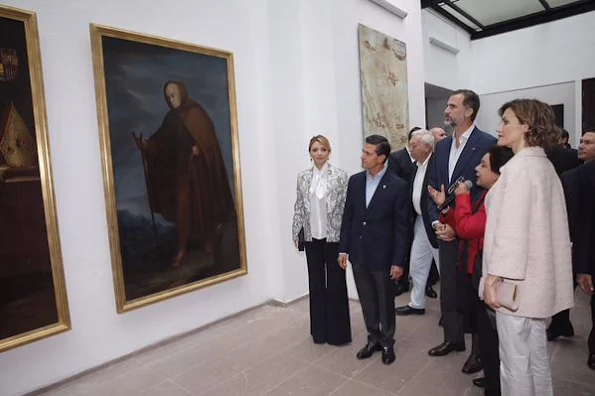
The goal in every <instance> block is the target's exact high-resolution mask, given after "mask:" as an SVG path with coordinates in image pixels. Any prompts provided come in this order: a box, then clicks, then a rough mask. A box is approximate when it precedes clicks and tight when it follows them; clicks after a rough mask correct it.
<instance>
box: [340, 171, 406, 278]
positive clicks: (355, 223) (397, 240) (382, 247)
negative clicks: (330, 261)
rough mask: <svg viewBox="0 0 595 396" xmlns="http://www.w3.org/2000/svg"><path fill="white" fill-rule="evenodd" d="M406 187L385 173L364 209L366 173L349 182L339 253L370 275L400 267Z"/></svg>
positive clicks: (390, 174)
mask: <svg viewBox="0 0 595 396" xmlns="http://www.w3.org/2000/svg"><path fill="white" fill-rule="evenodd" d="M410 206H411V203H410V197H409V189H408V188H407V183H406V182H405V181H404V180H403V179H401V178H400V177H398V176H396V175H395V174H394V173H392V172H389V171H388V170H387V172H385V174H384V176H382V179H380V182H379V183H378V188H376V191H375V192H374V195H373V196H372V199H371V200H370V204H369V205H368V207H367V208H366V172H365V171H364V172H360V173H357V174H355V175H353V176H351V177H350V178H349V184H348V186H347V199H346V201H345V211H344V212H343V222H342V224H341V241H340V244H339V252H342V253H347V254H349V261H351V262H352V263H353V264H356V265H361V266H362V267H365V268H367V269H369V270H370V271H386V276H389V270H390V267H391V266H392V265H398V266H401V267H402V266H403V265H404V262H405V256H406V254H407V253H408V252H407V239H408V235H409V228H410V222H411V220H410V219H411V217H410V216H411V215H410V213H409V210H410Z"/></svg>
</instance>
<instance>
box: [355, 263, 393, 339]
mask: <svg viewBox="0 0 595 396" xmlns="http://www.w3.org/2000/svg"><path fill="white" fill-rule="evenodd" d="M352 268H353V278H354V279H355V286H356V287H357V294H358V295H359V301H360V303H361V305H362V313H363V314H364V322H365V323H366V329H367V330H368V342H370V343H372V344H379V345H381V346H383V347H392V346H393V344H394V343H395V338H394V337H395V300H394V298H395V283H394V281H393V280H392V279H391V278H390V274H389V271H388V270H386V271H370V270H369V269H368V268H366V267H365V266H362V265H358V264H354V263H352Z"/></svg>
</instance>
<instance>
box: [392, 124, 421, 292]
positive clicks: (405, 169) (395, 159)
mask: <svg viewBox="0 0 595 396" xmlns="http://www.w3.org/2000/svg"><path fill="white" fill-rule="evenodd" d="M420 129H421V128H420V127H413V128H411V130H410V131H409V134H408V135H407V145H406V146H405V147H403V148H402V149H401V150H398V151H395V152H394V153H391V155H390V156H389V157H388V169H389V170H391V171H393V172H394V173H395V174H396V175H397V176H399V177H400V178H401V179H403V180H405V181H406V182H407V185H408V187H411V177H412V175H413V173H414V172H415V160H414V159H413V157H412V156H411V151H409V143H410V142H411V135H412V134H413V132H415V131H419V130H420ZM412 240H413V235H411V236H410V239H409V244H408V246H407V257H405V262H404V263H403V276H402V277H401V279H399V280H398V281H397V283H396V287H395V296H400V295H401V294H403V293H405V292H408V291H409V250H410V249H411V241H412Z"/></svg>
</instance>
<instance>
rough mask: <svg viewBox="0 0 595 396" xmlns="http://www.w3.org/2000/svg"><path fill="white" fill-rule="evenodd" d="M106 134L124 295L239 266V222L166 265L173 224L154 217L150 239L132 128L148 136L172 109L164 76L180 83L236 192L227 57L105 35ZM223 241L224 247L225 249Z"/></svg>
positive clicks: (170, 252)
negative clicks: (210, 249)
mask: <svg viewBox="0 0 595 396" xmlns="http://www.w3.org/2000/svg"><path fill="white" fill-rule="evenodd" d="M102 44H103V58H104V72H105V83H106V95H107V107H108V116H109V133H110V141H111V148H112V152H111V155H112V165H113V171H114V183H115V193H116V206H117V215H118V227H119V234H120V245H121V254H122V266H123V270H124V281H125V287H126V297H127V299H134V298H138V297H143V296H146V295H149V294H152V293H155V292H159V291H162V290H167V289H170V288H172V287H178V286H183V285H185V284H187V283H190V282H193V281H196V280H200V279H205V278H208V277H211V276H214V275H217V274H221V273H225V272H229V271H231V270H234V269H239V268H240V256H239V245H238V235H237V220H235V219H234V220H233V221H231V222H230V223H228V224H222V225H221V226H220V228H219V232H218V234H219V235H218V240H219V242H220V243H219V248H218V249H217V248H216V251H215V254H214V255H209V254H207V253H206V252H204V251H203V250H202V247H200V246H199V244H195V245H194V246H190V248H191V249H190V251H189V258H188V260H187V261H186V263H185V264H184V265H182V266H181V267H179V268H172V266H171V262H172V258H173V256H174V254H175V251H176V239H175V237H176V235H175V225H174V224H171V223H168V222H167V221H165V220H164V219H163V218H162V217H161V216H160V215H155V223H156V225H157V237H155V234H154V231H153V226H152V218H151V212H150V210H149V202H148V198H147V191H146V185H145V176H144V171H143V165H142V158H141V155H140V152H139V150H138V148H137V147H136V144H135V142H134V140H133V138H132V133H133V132H134V133H136V134H140V133H142V134H143V138H148V137H150V136H151V135H152V134H153V133H154V132H155V131H156V130H157V129H158V128H159V126H160V125H161V122H162V121H163V117H164V116H165V114H166V113H167V112H168V111H169V110H170V109H169V107H168V106H167V103H166V101H165V97H164V94H163V88H164V84H165V83H166V82H167V81H169V80H176V81H180V82H182V83H183V84H184V85H185V86H186V89H187V91H188V97H189V98H190V99H193V100H194V101H196V102H198V103H199V104H200V105H201V106H202V107H203V108H204V109H205V110H206V111H207V113H208V114H209V116H210V117H211V119H212V121H213V124H214V126H215V132H216V135H217V138H218V140H219V145H220V147H221V152H222V154H223V159H224V163H225V167H226V169H227V174H228V176H229V183H230V187H231V191H232V193H233V194H234V195H235V188H234V187H235V185H234V169H233V148H232V142H231V114H230V98H229V86H228V79H227V71H228V70H227V61H226V60H225V59H222V58H217V57H213V56H207V55H202V54H196V53H190V52H186V51H180V50H175V49H169V48H164V47H159V46H155V45H150V44H143V43H136V42H132V41H128V40H122V39H117V38H110V37H103V38H102ZM223 247H224V249H223Z"/></svg>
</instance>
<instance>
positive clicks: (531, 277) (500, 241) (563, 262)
mask: <svg viewBox="0 0 595 396" xmlns="http://www.w3.org/2000/svg"><path fill="white" fill-rule="evenodd" d="M485 204H486V211H487V224H486V232H485V239H484V255H483V272H482V273H483V274H484V277H485V275H486V274H491V275H496V276H500V277H502V278H505V279H507V280H509V281H511V282H512V283H515V284H517V285H518V288H517V293H518V303H519V309H518V310H517V311H516V312H512V311H510V310H508V309H506V308H500V309H499V310H498V311H499V312H501V313H503V314H508V315H514V316H521V317H526V318H548V317H550V316H553V315H554V314H556V313H558V312H560V311H562V310H564V309H568V308H570V307H572V305H573V304H574V295H573V288H572V262H571V253H570V237H569V232H568V219H567V215H566V204H565V201H564V192H563V190H562V184H561V182H560V180H559V178H558V176H557V175H556V172H555V170H554V167H553V166H552V164H551V163H550V161H549V160H548V159H547V157H546V154H545V152H544V150H543V149H542V148H540V147H529V148H525V149H523V150H521V151H519V152H518V153H517V154H516V155H515V156H514V157H513V158H512V159H511V160H510V161H509V162H508V163H507V164H506V165H504V166H503V167H502V169H501V175H500V178H499V179H498V181H497V182H496V184H494V186H493V187H492V188H491V189H490V192H489V193H488V195H487V196H486V203H485ZM483 281H484V279H482V282H481V284H480V289H479V295H480V297H481V298H483V284H484V282H483Z"/></svg>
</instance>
